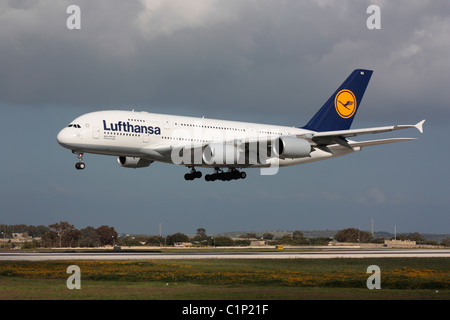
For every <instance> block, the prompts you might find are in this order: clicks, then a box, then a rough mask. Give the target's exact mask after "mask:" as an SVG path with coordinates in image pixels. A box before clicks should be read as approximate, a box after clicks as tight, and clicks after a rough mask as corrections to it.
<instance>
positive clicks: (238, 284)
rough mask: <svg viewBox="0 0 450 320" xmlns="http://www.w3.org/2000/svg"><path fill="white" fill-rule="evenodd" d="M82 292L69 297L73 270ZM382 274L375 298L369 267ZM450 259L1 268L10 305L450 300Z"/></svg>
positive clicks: (0, 285)
mask: <svg viewBox="0 0 450 320" xmlns="http://www.w3.org/2000/svg"><path fill="white" fill-rule="evenodd" d="M72 264H76V265H77V266H79V267H80V270H81V290H69V289H67V287H66V280H67V278H68V277H69V276H70V274H68V273H66V270H67V267H68V266H69V265H72ZM370 265H377V266H379V267H380V269H381V290H369V289H367V287H366V280H367V278H368V277H369V276H370V275H371V274H368V273H366V270H367V267H368V266H370ZM449 266H450V259H449V258H382V259H380V258H378V259H311V260H309V259H287V260H245V259H243V260H221V259H205V260H153V261H152V260H146V261H39V262H30V261H22V262H17V261H15V262H11V261H2V262H0V300H5V299H7V300H11V299H19V300H22V299H33V300H34V299H69V300H72V299H73V300H77V299H108V300H113V299H132V300H134V299H159V300H164V299H166V300H179V299H181V300H186V299H187V300H192V299H201V300H204V299H216V300H217V299H230V300H235V299H239V300H259V299H264V300H268V299H281V300H291V299H295V300H298V299H408V300H410V299H444V300H448V299H450V270H449V269H450V268H449Z"/></svg>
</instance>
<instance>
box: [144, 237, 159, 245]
mask: <svg viewBox="0 0 450 320" xmlns="http://www.w3.org/2000/svg"><path fill="white" fill-rule="evenodd" d="M162 243H163V238H162V237H160V236H150V237H148V238H147V240H146V241H145V244H146V245H148V246H160V245H161V244H162Z"/></svg>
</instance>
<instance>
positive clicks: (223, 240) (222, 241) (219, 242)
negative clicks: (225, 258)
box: [214, 237, 234, 247]
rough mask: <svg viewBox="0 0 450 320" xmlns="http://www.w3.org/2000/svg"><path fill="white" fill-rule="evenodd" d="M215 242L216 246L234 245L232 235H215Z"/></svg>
mask: <svg viewBox="0 0 450 320" xmlns="http://www.w3.org/2000/svg"><path fill="white" fill-rule="evenodd" d="M214 242H215V245H216V247H221V246H233V245H234V241H233V239H231V238H230V237H215V238H214Z"/></svg>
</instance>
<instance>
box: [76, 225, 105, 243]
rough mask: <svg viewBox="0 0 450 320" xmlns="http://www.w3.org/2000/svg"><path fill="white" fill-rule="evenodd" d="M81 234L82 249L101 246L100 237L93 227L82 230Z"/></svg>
mask: <svg viewBox="0 0 450 320" xmlns="http://www.w3.org/2000/svg"><path fill="white" fill-rule="evenodd" d="M80 232H81V240H80V247H90V248H94V247H98V246H99V245H100V239H99V235H98V233H97V231H96V230H95V229H94V228H93V227H91V226H88V227H86V228H84V229H81V230H80Z"/></svg>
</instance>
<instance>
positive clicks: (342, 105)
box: [303, 69, 373, 131]
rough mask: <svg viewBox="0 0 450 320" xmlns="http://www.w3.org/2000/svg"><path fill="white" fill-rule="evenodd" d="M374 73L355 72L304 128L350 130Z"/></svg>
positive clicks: (370, 71) (369, 71) (360, 70)
mask: <svg viewBox="0 0 450 320" xmlns="http://www.w3.org/2000/svg"><path fill="white" fill-rule="evenodd" d="M372 72H373V71H372V70H363V69H357V70H354V71H353V72H352V73H351V74H350V76H349V77H348V78H347V79H346V80H345V81H344V82H343V83H342V84H341V86H340V87H339V89H337V90H336V92H335V93H333V95H332V96H331V97H330V98H329V99H328V101H327V102H326V103H325V104H324V105H323V106H322V108H320V110H319V111H318V112H317V113H316V114H315V115H314V117H313V118H312V119H311V120H310V121H309V122H308V124H307V125H306V126H304V127H303V128H304V129H308V130H313V131H335V130H348V129H350V126H351V125H352V122H353V118H354V117H355V115H356V111H358V108H359V105H360V103H361V100H362V97H363V95H364V92H365V91H366V88H367V85H368V83H369V80H370V77H371V76H372Z"/></svg>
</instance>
